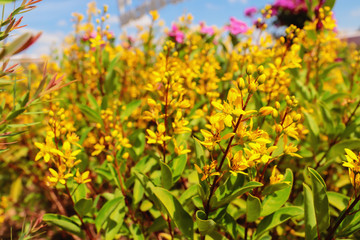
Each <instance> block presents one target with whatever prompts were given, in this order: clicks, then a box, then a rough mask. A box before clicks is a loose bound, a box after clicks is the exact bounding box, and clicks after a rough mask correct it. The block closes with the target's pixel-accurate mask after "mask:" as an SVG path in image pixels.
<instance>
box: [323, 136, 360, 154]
mask: <svg viewBox="0 0 360 240" xmlns="http://www.w3.org/2000/svg"><path fill="white" fill-rule="evenodd" d="M345 148H349V149H360V139H346V140H343V141H341V142H339V143H337V144H335V145H334V146H333V147H332V148H331V149H330V151H329V154H328V156H329V158H335V157H337V156H340V155H345V151H344V149H345Z"/></svg>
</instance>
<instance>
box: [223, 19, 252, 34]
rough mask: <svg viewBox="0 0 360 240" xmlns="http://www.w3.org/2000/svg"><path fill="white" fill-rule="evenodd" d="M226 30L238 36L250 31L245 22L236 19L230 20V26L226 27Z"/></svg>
mask: <svg viewBox="0 0 360 240" xmlns="http://www.w3.org/2000/svg"><path fill="white" fill-rule="evenodd" d="M225 29H227V30H229V31H230V33H231V34H233V35H238V34H240V33H245V32H247V30H249V28H248V26H247V25H246V23H244V22H243V21H240V20H237V19H236V18H234V17H231V18H230V25H229V26H225Z"/></svg>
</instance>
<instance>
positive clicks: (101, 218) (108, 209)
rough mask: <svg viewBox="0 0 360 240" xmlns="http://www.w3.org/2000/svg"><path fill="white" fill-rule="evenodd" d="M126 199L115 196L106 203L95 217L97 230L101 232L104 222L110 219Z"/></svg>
mask: <svg viewBox="0 0 360 240" xmlns="http://www.w3.org/2000/svg"><path fill="white" fill-rule="evenodd" d="M123 201H124V197H118V198H114V199H112V200H110V201H108V202H106V203H105V204H104V206H102V208H101V209H100V211H99V213H98V215H97V216H96V219H95V227H96V231H97V232H99V231H100V229H101V227H102V226H103V224H104V223H105V222H106V221H107V220H108V219H109V217H110V215H111V214H112V213H113V212H114V210H115V209H116V207H117V206H118V205H119V204H121V203H122V202H123Z"/></svg>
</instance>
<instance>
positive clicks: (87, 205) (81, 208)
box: [75, 198, 93, 217]
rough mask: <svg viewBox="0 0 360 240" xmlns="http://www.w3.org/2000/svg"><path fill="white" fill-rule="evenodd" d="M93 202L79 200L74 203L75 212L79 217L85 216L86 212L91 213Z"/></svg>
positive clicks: (90, 200)
mask: <svg viewBox="0 0 360 240" xmlns="http://www.w3.org/2000/svg"><path fill="white" fill-rule="evenodd" d="M92 204H93V201H92V199H89V198H83V199H80V200H79V201H78V202H77V203H75V210H76V212H77V213H78V214H79V215H80V216H82V217H83V216H85V215H86V214H87V213H88V212H90V211H91V207H92Z"/></svg>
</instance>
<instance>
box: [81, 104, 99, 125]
mask: <svg viewBox="0 0 360 240" xmlns="http://www.w3.org/2000/svg"><path fill="white" fill-rule="evenodd" d="M78 107H79V109H80V111H81V112H82V113H83V114H84V115H85V116H86V117H87V118H88V119H89V120H90V121H93V122H97V123H101V122H102V119H101V116H100V114H99V113H98V112H96V111H95V110H93V109H91V108H89V107H88V106H86V105H84V104H78Z"/></svg>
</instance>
